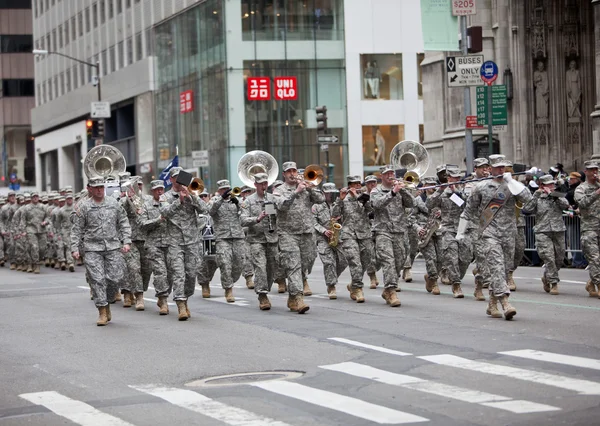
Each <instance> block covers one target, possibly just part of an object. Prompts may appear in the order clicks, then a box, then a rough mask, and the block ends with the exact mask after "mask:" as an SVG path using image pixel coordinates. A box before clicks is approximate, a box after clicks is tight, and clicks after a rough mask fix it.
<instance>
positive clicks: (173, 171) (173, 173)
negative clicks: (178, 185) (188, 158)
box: [169, 167, 183, 177]
mask: <svg viewBox="0 0 600 426" xmlns="http://www.w3.org/2000/svg"><path fill="white" fill-rule="evenodd" d="M182 171H183V169H182V168H181V167H173V168H172V169H171V170H169V176H171V177H175V176H177V175H178V174H179V173H181V172H182Z"/></svg>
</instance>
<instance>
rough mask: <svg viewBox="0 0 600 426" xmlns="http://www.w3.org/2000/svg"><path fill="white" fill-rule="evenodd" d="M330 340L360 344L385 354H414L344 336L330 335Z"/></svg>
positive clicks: (362, 346) (359, 345)
mask: <svg viewBox="0 0 600 426" xmlns="http://www.w3.org/2000/svg"><path fill="white" fill-rule="evenodd" d="M328 340H333V341H335V342H340V343H345V344H347V345H352V346H358V347H359V348H365V349H371V350H373V351H377V352H383V353H385V354H390V355H398V356H408V355H412V354H409V353H408V352H400V351H395V350H393V349H388V348H382V347H380V346H374V345H368V344H366V343H361V342H357V341H355V340H349V339H344V338H343V337H330V338H328Z"/></svg>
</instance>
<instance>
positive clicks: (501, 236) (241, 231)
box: [0, 141, 600, 326]
mask: <svg viewBox="0 0 600 426" xmlns="http://www.w3.org/2000/svg"><path fill="white" fill-rule="evenodd" d="M390 163H391V164H390V165H388V166H385V167H383V168H382V169H381V174H380V180H381V181H380V182H378V179H377V178H376V177H375V176H367V177H366V178H365V179H364V181H363V179H362V177H361V176H353V175H351V176H347V179H346V183H347V186H346V187H344V188H341V189H339V190H338V189H337V188H336V186H335V184H334V183H331V182H323V172H322V170H321V169H320V167H319V166H314V165H311V166H308V167H306V168H305V169H304V171H301V170H299V169H298V167H297V165H296V163H295V162H293V161H287V162H285V163H283V164H282V175H283V181H277V180H276V179H277V177H278V176H279V166H278V164H277V162H276V161H275V159H274V158H273V157H272V156H271V155H270V154H268V153H266V152H263V151H252V152H249V153H247V154H245V155H244V156H243V157H242V159H241V160H240V162H239V164H238V174H239V177H240V179H241V180H242V182H243V183H244V184H245V186H244V187H243V188H237V187H236V188H232V186H231V184H230V182H229V181H228V180H225V179H223V180H220V181H218V182H217V186H218V189H217V192H216V193H215V194H214V195H212V196H211V195H210V194H209V193H208V192H207V191H206V190H205V189H204V184H203V182H202V181H201V180H200V179H198V178H193V177H192V176H191V175H190V174H189V173H186V172H185V171H184V170H182V169H181V168H179V167H173V168H171V170H170V181H171V185H172V187H171V189H170V190H169V191H167V192H165V184H164V182H163V181H162V180H154V181H152V182H151V185H150V191H149V192H150V195H145V194H143V191H142V182H141V179H140V178H139V177H136V176H133V177H132V176H130V175H129V174H128V173H126V172H125V162H124V159H123V156H122V154H121V153H120V152H119V151H118V150H116V149H115V148H113V147H109V146H106V145H101V146H99V147H96V148H93V149H92V150H91V151H90V152H89V153H88V155H87V156H86V158H85V160H84V171H85V172H86V174H87V176H88V185H87V189H86V190H85V191H83V192H82V193H79V194H73V192H72V189H71V188H63V189H61V190H60V191H59V193H50V194H47V195H41V196H40V194H39V193H36V192H33V193H30V194H15V193H14V192H9V193H8V197H7V198H6V199H0V207H1V208H0V233H1V238H0V266H4V264H5V263H6V262H7V263H8V264H9V265H10V269H11V270H16V271H23V272H30V273H35V274H39V273H40V272H41V271H40V265H41V264H42V263H44V264H45V265H46V266H48V267H51V266H52V267H55V268H57V269H62V270H67V269H68V270H69V271H71V272H73V271H75V262H76V261H83V263H84V264H85V268H86V275H85V276H86V280H87V282H88V284H89V287H90V296H91V298H92V299H93V300H94V303H95V305H96V307H97V309H98V312H99V317H98V320H97V325H100V326H101V325H106V324H107V323H108V322H109V321H111V319H112V315H111V311H110V305H111V304H112V303H114V302H115V301H117V300H121V296H122V298H123V307H125V308H127V307H135V310H137V311H143V310H145V306H144V293H145V292H147V291H148V288H149V284H150V279H151V277H153V286H154V291H155V296H156V298H157V305H158V308H159V314H160V315H168V314H169V307H168V303H167V299H168V297H169V296H170V295H172V298H173V300H174V301H175V302H176V304H177V309H178V319H179V320H180V321H185V320H187V319H189V318H190V317H191V314H190V310H189V307H188V300H189V298H190V297H191V296H192V295H193V294H194V291H195V288H196V283H198V285H199V286H200V288H201V289H202V297H203V298H210V297H211V293H210V283H211V281H212V279H213V277H214V274H215V272H216V270H217V269H219V271H220V278H221V286H222V288H223V290H224V296H225V299H226V301H227V302H228V303H235V295H234V293H233V288H234V284H235V282H237V281H238V279H239V278H240V277H241V276H242V274H243V276H244V277H245V279H246V286H247V288H248V289H250V290H254V292H255V293H256V294H257V297H258V307H259V309H260V310H264V311H266V310H270V309H271V301H270V300H269V297H268V294H269V293H270V291H271V287H272V285H273V283H277V284H278V292H279V293H285V292H287V293H288V300H287V306H288V308H289V310H290V311H292V312H297V313H299V314H304V313H305V312H307V311H308V310H309V309H310V307H309V305H308V303H307V300H306V298H307V297H309V296H310V295H311V294H312V291H311V288H310V285H309V282H308V277H309V275H310V274H311V271H312V268H313V264H314V262H315V260H316V258H317V256H319V258H320V260H321V262H322V264H323V273H324V278H325V283H326V286H327V294H328V297H329V299H331V300H334V299H336V298H337V297H338V294H337V292H336V290H339V287H338V285H337V284H338V279H339V277H340V275H341V273H342V272H343V271H344V270H345V269H346V268H349V271H350V276H351V281H350V283H348V284H347V285H346V288H347V290H348V295H349V297H350V298H351V299H352V300H354V301H355V302H356V303H364V302H365V300H366V297H365V292H364V291H363V279H364V276H365V274H366V275H368V276H369V278H370V288H371V289H376V288H377V287H378V285H379V280H378V278H377V271H378V270H381V271H382V274H383V281H382V282H383V291H382V294H381V296H382V298H383V299H384V300H385V302H386V304H388V305H390V306H391V307H399V306H400V305H401V303H400V299H399V298H398V295H397V292H399V291H400V287H399V285H398V281H399V280H400V279H403V280H404V281H405V282H410V281H412V272H411V268H412V263H413V261H414V259H415V256H416V255H417V253H419V252H420V253H421V255H422V256H423V258H424V260H425V267H426V274H425V276H424V280H425V289H426V290H427V292H428V293H430V294H432V295H440V289H439V285H438V281H440V282H441V283H446V284H449V285H451V286H452V294H453V297H454V298H456V299H460V298H464V293H463V288H462V283H463V279H464V276H465V274H466V273H467V270H468V268H469V265H470V264H471V263H473V262H474V263H475V268H474V270H473V274H474V275H475V288H474V293H473V295H474V298H475V300H478V301H485V300H486V297H485V295H484V293H483V289H485V288H487V289H488V292H489V296H488V298H487V300H488V306H487V309H486V313H487V315H488V316H490V317H492V318H502V317H504V318H505V319H507V320H510V319H512V318H513V317H514V316H515V315H516V313H517V310H516V308H515V307H514V306H512V305H511V303H510V302H509V298H510V295H511V291H514V290H516V284H515V283H514V278H513V276H512V273H513V271H514V270H515V268H516V266H518V261H520V258H521V257H522V255H523V252H522V250H523V249H524V241H522V240H523V238H524V232H523V229H522V228H521V229H520V228H519V227H520V226H524V221H523V215H522V214H521V213H522V211H524V212H527V213H528V214H531V215H535V217H536V226H535V228H534V232H535V236H536V242H537V250H538V252H539V255H540V257H541V258H542V260H543V262H544V267H543V273H542V277H541V282H542V288H543V289H544V290H545V291H546V292H547V293H549V294H551V295H558V294H559V292H558V284H559V281H560V278H559V270H560V267H561V266H562V262H563V258H564V253H565V238H564V233H565V225H564V223H563V220H562V211H563V210H564V209H566V208H567V207H568V202H567V201H566V199H565V198H564V195H562V196H561V194H558V193H557V192H556V191H555V183H556V182H555V181H554V178H553V177H552V176H551V175H545V176H542V177H541V178H540V179H539V189H538V190H537V191H535V193H533V195H532V193H531V192H530V191H529V190H528V189H527V188H526V187H525V186H524V185H523V184H522V183H521V182H519V181H518V180H517V178H516V177H515V174H514V173H512V163H511V162H510V161H508V160H507V159H506V158H505V157H504V156H503V155H491V156H490V157H489V158H488V159H485V158H478V159H476V160H475V170H474V174H473V175H471V176H470V177H467V178H463V174H462V172H461V171H460V170H459V169H458V168H457V167H452V166H441V167H438V168H437V176H438V178H437V179H436V178H430V177H424V178H422V176H423V175H424V174H425V172H426V170H427V168H428V166H429V157H428V155H427V152H426V151H424V148H422V147H421V146H420V145H419V144H417V143H416V142H412V141H403V142H400V143H399V144H398V145H397V146H396V147H395V148H394V149H393V151H392V155H391V158H390ZM585 166H586V178H587V179H586V182H585V183H583V184H581V185H580V186H579V187H578V188H577V190H576V192H575V199H576V200H577V201H578V203H579V208H580V210H581V220H582V225H581V231H582V236H581V240H582V246H583V250H584V254H586V253H588V255H586V257H587V258H588V261H589V262H590V280H589V281H588V283H587V285H586V290H587V292H588V293H589V295H590V296H593V297H597V296H598V289H599V288H600V264H599V263H600V261H599V260H598V256H597V253H598V241H599V232H600V217H599V216H598V213H597V212H598V211H599V210H598V203H599V201H598V200H600V189H599V188H600V185H599V184H598V180H597V179H598V176H597V173H598V164H597V163H595V162H594V161H588V162H586V163H585ZM498 302H500V307H501V310H500V309H499V308H498Z"/></svg>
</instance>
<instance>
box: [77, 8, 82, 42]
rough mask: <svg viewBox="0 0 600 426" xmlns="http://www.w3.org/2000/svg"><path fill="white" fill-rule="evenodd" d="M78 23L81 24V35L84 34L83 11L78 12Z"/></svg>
mask: <svg viewBox="0 0 600 426" xmlns="http://www.w3.org/2000/svg"><path fill="white" fill-rule="evenodd" d="M77 25H78V26H79V37H82V36H83V13H81V12H79V13H78V14H77Z"/></svg>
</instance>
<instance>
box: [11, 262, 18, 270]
mask: <svg viewBox="0 0 600 426" xmlns="http://www.w3.org/2000/svg"><path fill="white" fill-rule="evenodd" d="M15 269H17V264H16V263H11V264H10V270H11V271H14V270H15Z"/></svg>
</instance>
